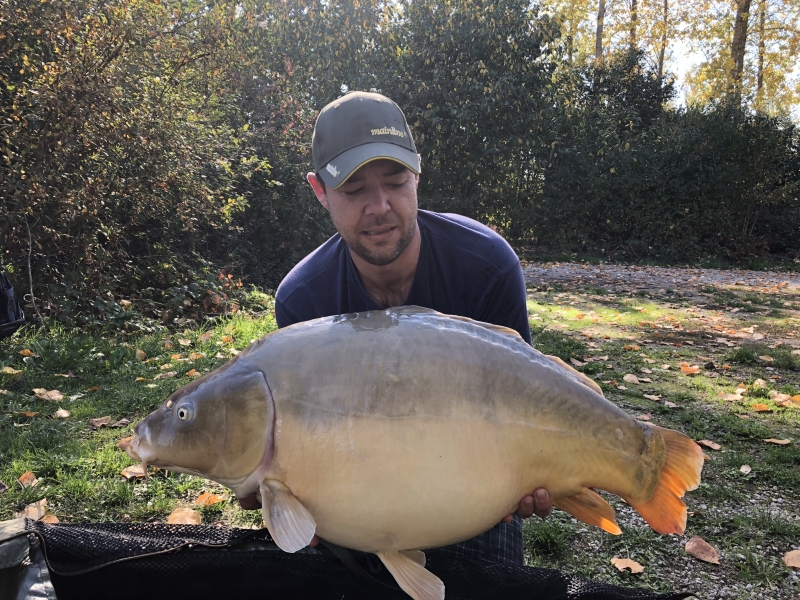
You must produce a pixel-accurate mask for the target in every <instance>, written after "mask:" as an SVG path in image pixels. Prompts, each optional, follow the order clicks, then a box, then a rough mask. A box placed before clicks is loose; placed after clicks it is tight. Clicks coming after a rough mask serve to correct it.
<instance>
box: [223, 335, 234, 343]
mask: <svg viewBox="0 0 800 600" xmlns="http://www.w3.org/2000/svg"><path fill="white" fill-rule="evenodd" d="M232 341H233V338H232V337H231V336H229V335H223V336H222V343H223V344H230V343H231V342H232Z"/></svg>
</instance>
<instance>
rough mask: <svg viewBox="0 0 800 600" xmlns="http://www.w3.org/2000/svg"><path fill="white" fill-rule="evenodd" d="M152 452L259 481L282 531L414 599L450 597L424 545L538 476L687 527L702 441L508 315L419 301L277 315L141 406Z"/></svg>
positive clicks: (234, 483) (157, 461) (472, 532)
mask: <svg viewBox="0 0 800 600" xmlns="http://www.w3.org/2000/svg"><path fill="white" fill-rule="evenodd" d="M128 453H129V454H130V455H131V456H132V457H134V458H135V459H137V460H141V461H142V462H143V463H144V464H145V465H147V464H150V465H156V466H160V467H163V468H167V469H170V470H175V471H179V472H184V473H192V474H196V475H200V476H203V477H207V478H209V479H213V480H215V481H218V482H219V483H222V484H223V485H226V486H228V487H229V488H231V489H232V490H233V491H234V493H235V494H236V496H237V497H239V498H245V497H247V496H250V495H252V494H253V492H255V491H258V492H259V493H260V496H261V500H262V505H263V516H264V523H265V525H266V527H267V528H268V529H269V531H270V534H271V535H272V537H273V539H274V540H275V542H276V543H277V544H278V546H280V547H281V548H282V549H284V550H286V551H288V552H295V551H297V550H299V549H301V548H303V547H305V546H307V545H308V543H309V542H310V541H311V538H312V537H313V535H314V534H315V533H316V534H317V535H319V537H320V538H322V539H324V540H328V541H330V542H333V543H335V544H338V545H340V546H344V547H347V548H353V549H356V550H362V551H366V552H374V553H376V554H377V555H378V556H379V557H380V558H381V560H382V561H383V563H384V564H385V565H386V567H387V569H388V570H389V571H390V572H391V573H392V575H393V576H394V577H395V579H396V580H397V582H398V584H399V585H400V587H401V588H402V589H404V590H405V591H406V592H407V593H408V594H409V595H410V596H412V597H413V598H415V599H417V600H423V599H425V600H427V599H441V598H443V597H444V586H443V584H442V582H441V581H440V580H439V579H438V578H437V577H435V576H434V575H433V574H432V573H430V572H429V571H427V570H425V569H424V567H423V565H424V555H423V553H422V552H420V550H424V549H425V548H435V547H440V546H445V545H448V544H452V543H456V542H459V541H463V540H466V539H469V538H472V537H474V536H476V535H478V534H480V533H482V532H484V531H486V530H488V529H490V528H491V527H492V526H494V525H496V524H497V523H498V522H499V521H500V520H501V519H502V518H503V517H504V516H505V515H508V514H510V513H512V512H514V511H515V510H516V508H517V504H518V503H519V500H520V498H522V497H523V496H525V495H526V494H528V493H530V492H531V490H534V489H536V488H539V487H543V488H546V489H547V490H548V492H549V494H550V496H551V498H552V500H553V503H554V505H555V506H556V507H557V508H559V509H561V510H563V511H566V512H567V513H569V514H571V515H573V516H574V517H576V518H577V519H579V520H581V521H583V522H585V523H589V524H592V525H597V526H599V527H602V528H603V529H604V530H606V531H608V532H610V533H615V534H618V533H621V531H620V529H619V527H618V525H617V523H616V520H615V516H614V510H613V509H612V508H611V506H610V505H609V504H608V503H607V502H606V501H605V500H603V498H602V497H601V496H599V495H598V494H597V493H596V492H595V491H594V490H595V489H601V490H606V491H609V492H611V493H613V494H616V495H618V496H621V497H622V498H624V499H625V500H626V501H627V502H628V504H630V505H631V506H632V507H633V508H635V509H636V511H637V512H638V513H639V514H640V515H641V516H642V517H644V519H645V520H646V521H647V522H648V523H649V524H650V526H651V527H652V528H653V529H655V530H656V531H658V532H659V533H683V531H684V528H685V526H686V506H685V505H684V503H683V502H682V500H681V497H682V496H683V495H684V492H685V491H686V490H692V489H694V488H696V487H697V485H698V484H699V482H700V471H701V469H702V465H703V454H702V451H701V450H700V448H699V447H698V446H697V444H695V443H694V442H693V441H692V440H691V439H689V438H688V437H686V436H684V435H683V434H681V433H678V432H676V431H672V430H669V429H663V428H660V427H657V426H655V425H652V424H650V423H643V422H641V421H637V420H636V419H634V418H632V417H631V416H629V415H627V414H626V413H625V412H623V411H622V410H620V409H619V408H618V407H617V406H615V405H614V404H612V403H611V402H609V401H608V400H606V399H605V398H604V397H603V395H602V392H601V390H600V388H599V387H598V386H597V384H596V383H595V382H594V381H592V380H591V379H589V378H588V377H586V376H585V375H583V374H581V373H578V372H577V371H575V370H574V369H572V368H571V367H569V366H567V365H565V364H564V363H563V362H561V361H560V360H559V359H556V358H554V357H548V356H545V355H544V354H542V353H541V352H538V351H537V350H535V349H533V348H531V347H530V346H529V345H528V344H526V343H525V342H524V341H523V340H522V338H521V337H520V336H519V335H518V334H517V333H516V332H514V331H512V330H510V329H506V328H504V327H499V326H495V325H490V324H487V323H481V322H478V321H472V320H470V319H466V318H462V317H453V316H448V315H443V314H440V313H437V312H435V311H432V310H429V309H423V308H418V307H399V308H392V309H387V310H382V311H373V312H365V313H353V314H349V315H341V316H336V317H325V318H322V319H316V320H313V321H307V322H304V323H298V324H296V325H292V326H290V327H286V328H284V329H280V330H278V331H276V332H274V333H272V334H270V335H267V336H265V337H264V338H262V339H260V340H258V341H257V342H255V343H253V344H252V345H251V346H250V347H249V348H248V349H246V350H245V351H243V352H242V353H240V354H239V355H238V356H237V357H236V358H234V359H233V360H231V361H230V362H229V363H227V364H225V365H223V366H222V367H220V368H219V369H217V370H216V371H214V372H212V373H209V374H207V375H204V376H203V377H201V378H200V379H197V380H196V381H194V382H192V383H190V384H189V385H187V386H185V387H183V388H181V389H179V390H178V391H176V392H175V393H174V394H173V395H172V396H170V398H169V399H168V400H167V401H166V402H165V403H164V405H162V407H161V408H159V409H158V410H156V411H155V412H153V413H152V414H151V415H149V416H148V417H146V418H145V419H143V420H142V421H140V422H139V423H138V424H137V426H136V433H135V436H134V440H133V442H132V443H131V445H130V447H129V449H128Z"/></svg>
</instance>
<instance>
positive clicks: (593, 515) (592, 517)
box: [553, 488, 622, 535]
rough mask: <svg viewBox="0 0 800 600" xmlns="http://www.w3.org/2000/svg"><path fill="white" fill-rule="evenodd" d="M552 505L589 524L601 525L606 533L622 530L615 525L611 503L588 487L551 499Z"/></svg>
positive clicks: (617, 532)
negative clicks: (563, 496)
mask: <svg viewBox="0 0 800 600" xmlns="http://www.w3.org/2000/svg"><path fill="white" fill-rule="evenodd" d="M553 505H554V506H555V507H556V508H558V509H560V510H563V511H564V512H566V513H569V514H571V515H572V516H573V517H575V518H576V519H578V520H579V521H583V522H584V523H588V524H589V525H597V526H598V527H602V528H603V529H605V530H606V531H607V532H608V533H613V534H614V535H619V534H621V533H622V530H621V529H620V528H619V525H617V518H616V515H615V514H614V509H613V508H611V505H610V504H609V503H608V502H606V501H605V500H603V498H602V497H601V496H600V495H599V494H598V493H597V492H593V491H592V490H590V489H589V488H583V489H582V490H581V491H580V492H578V493H577V494H574V495H572V496H567V497H566V498H557V499H554V500H553Z"/></svg>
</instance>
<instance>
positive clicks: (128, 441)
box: [117, 435, 133, 450]
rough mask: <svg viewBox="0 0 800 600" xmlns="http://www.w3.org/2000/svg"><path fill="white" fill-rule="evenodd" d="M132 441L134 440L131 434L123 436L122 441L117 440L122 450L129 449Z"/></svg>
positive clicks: (118, 446)
mask: <svg viewBox="0 0 800 600" xmlns="http://www.w3.org/2000/svg"><path fill="white" fill-rule="evenodd" d="M132 441H133V436H132V435H129V436H128V437H126V438H122V439H121V440H120V441H118V442H117V448H119V449H120V450H127V449H128V448H129V447H130V445H131V442H132Z"/></svg>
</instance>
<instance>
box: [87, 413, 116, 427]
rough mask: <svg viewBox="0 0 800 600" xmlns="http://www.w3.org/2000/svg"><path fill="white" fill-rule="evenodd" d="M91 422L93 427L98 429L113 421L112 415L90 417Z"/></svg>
mask: <svg viewBox="0 0 800 600" xmlns="http://www.w3.org/2000/svg"><path fill="white" fill-rule="evenodd" d="M89 423H91V424H92V427H94V428H95V429H97V428H99V427H103V426H104V425H108V424H109V423H111V417H110V416H108V417H98V418H96V419H89Z"/></svg>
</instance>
